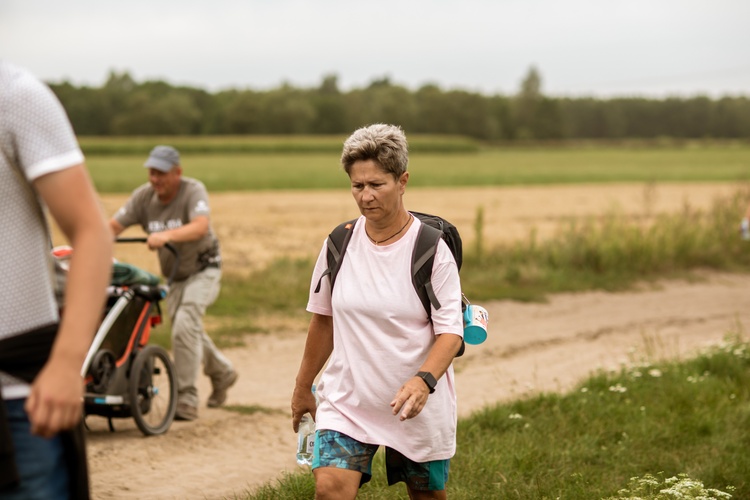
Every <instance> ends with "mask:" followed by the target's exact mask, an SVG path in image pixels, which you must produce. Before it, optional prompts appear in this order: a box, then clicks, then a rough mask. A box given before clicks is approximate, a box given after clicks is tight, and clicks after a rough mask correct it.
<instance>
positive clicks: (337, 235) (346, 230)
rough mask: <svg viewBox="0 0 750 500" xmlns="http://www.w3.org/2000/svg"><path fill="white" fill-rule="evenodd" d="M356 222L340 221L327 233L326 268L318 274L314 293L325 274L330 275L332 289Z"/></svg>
mask: <svg viewBox="0 0 750 500" xmlns="http://www.w3.org/2000/svg"><path fill="white" fill-rule="evenodd" d="M356 224H357V219H353V220H350V221H347V222H342V223H341V224H339V225H338V226H336V227H335V228H334V229H333V231H331V234H329V235H328V239H327V240H326V245H327V249H328V250H327V252H326V258H327V261H328V269H326V270H325V272H323V274H321V275H320V278H319V279H318V284H317V286H316V287H315V293H318V292H320V283H321V281H323V278H325V277H326V276H330V280H331V291H333V284H334V283H335V282H336V276H338V274H339V269H341V263H342V262H343V259H344V254H345V253H346V247H348V246H349V240H350V239H351V238H352V234H353V233H354V226H355V225H356Z"/></svg>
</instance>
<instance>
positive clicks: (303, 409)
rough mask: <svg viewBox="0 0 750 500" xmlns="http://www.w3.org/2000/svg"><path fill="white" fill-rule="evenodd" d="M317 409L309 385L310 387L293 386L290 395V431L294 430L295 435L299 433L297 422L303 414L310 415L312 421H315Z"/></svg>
mask: <svg viewBox="0 0 750 500" xmlns="http://www.w3.org/2000/svg"><path fill="white" fill-rule="evenodd" d="M317 408H318V407H317V405H316V402H315V395H314V394H313V393H312V384H310V387H303V386H300V385H296V386H294V393H293V394H292V429H294V432H295V433H296V432H298V431H299V422H300V420H302V416H303V415H304V414H305V413H309V414H310V415H312V418H313V420H315V412H316V410H317Z"/></svg>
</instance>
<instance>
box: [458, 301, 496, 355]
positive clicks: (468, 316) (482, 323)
mask: <svg viewBox="0 0 750 500" xmlns="http://www.w3.org/2000/svg"><path fill="white" fill-rule="evenodd" d="M489 319H490V315H489V313H488V312H487V309H485V308H484V307H482V306H477V305H475V304H469V305H467V306H466V310H465V311H464V341H465V342H466V343H467V344H472V345H477V344H481V343H482V342H484V341H485V340H487V323H488V322H489Z"/></svg>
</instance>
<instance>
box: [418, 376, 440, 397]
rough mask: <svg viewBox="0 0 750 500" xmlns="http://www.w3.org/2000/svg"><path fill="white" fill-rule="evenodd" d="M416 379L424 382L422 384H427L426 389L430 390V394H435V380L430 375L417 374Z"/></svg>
mask: <svg viewBox="0 0 750 500" xmlns="http://www.w3.org/2000/svg"><path fill="white" fill-rule="evenodd" d="M417 377H419V378H421V379H422V380H424V383H425V384H427V388H428V389H429V390H430V394H432V393H433V392H435V386H436V385H437V380H435V377H433V376H432V373H430V372H417Z"/></svg>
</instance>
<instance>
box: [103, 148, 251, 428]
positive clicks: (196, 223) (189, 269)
mask: <svg viewBox="0 0 750 500" xmlns="http://www.w3.org/2000/svg"><path fill="white" fill-rule="evenodd" d="M144 167H146V168H147V169H148V179H149V182H147V183H146V184H143V185H142V186H140V187H138V188H137V189H136V190H135V191H133V194H132V195H131V197H130V199H129V200H128V201H127V202H126V204H125V206H123V207H122V208H121V209H120V210H119V211H118V212H117V213H116V214H115V215H114V217H113V218H112V219H110V221H109V226H110V229H111V230H112V232H113V233H114V235H115V236H117V235H118V234H120V233H121V232H122V231H124V230H125V228H127V227H129V226H131V225H134V224H138V225H140V226H141V227H142V228H143V230H144V231H145V232H146V233H148V241H147V243H148V247H149V248H150V249H152V250H157V252H158V254H159V264H160V266H161V271H162V274H163V275H164V276H172V272H173V271H174V272H175V274H174V281H173V283H172V284H171V285H170V287H169V293H168V294H167V311H168V313H169V317H170V319H171V321H172V350H173V352H174V364H175V372H176V378H177V411H176V413H175V418H176V419H177V420H195V419H196V418H198V388H197V386H196V379H197V378H198V373H199V371H200V365H201V361H202V362H203V372H204V373H205V374H206V375H207V376H208V377H209V378H210V379H211V386H212V392H211V395H210V396H209V397H208V402H207V406H208V407H209V408H217V407H219V406H221V405H223V404H224V402H225V401H226V399H227V391H228V389H229V388H230V387H231V386H232V385H234V383H235V382H236V381H237V372H236V371H235V370H234V368H233V366H232V363H231V362H230V361H229V360H228V359H227V358H226V357H225V356H224V355H223V354H222V353H221V351H219V349H217V347H216V345H214V343H213V341H212V340H211V338H210V337H209V336H208V334H207V333H206V331H205V329H204V328H203V316H204V315H205V314H206V309H207V308H208V306H210V305H211V304H213V303H214V301H215V300H216V298H217V297H218V296H219V290H220V288H221V254H220V252H219V241H218V239H217V238H216V234H215V233H214V231H213V228H212V227H211V223H210V220H209V214H210V209H209V205H208V192H207V191H206V187H205V186H204V185H203V183H202V182H200V181H198V180H195V179H191V178H189V177H183V176H182V166H181V165H180V154H179V152H178V151H177V150H176V149H175V148H173V147H171V146H156V147H155V148H154V149H153V150H152V151H151V154H150V155H149V157H148V159H147V160H146V163H145V164H144ZM167 243H170V244H172V245H173V246H174V247H175V249H176V250H177V253H178V255H179V264H178V267H177V269H175V257H174V255H173V254H172V252H170V251H169V250H168V249H167V248H164V245H166V244H167Z"/></svg>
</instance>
